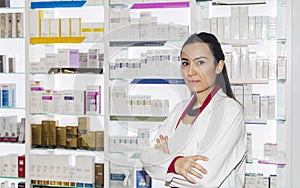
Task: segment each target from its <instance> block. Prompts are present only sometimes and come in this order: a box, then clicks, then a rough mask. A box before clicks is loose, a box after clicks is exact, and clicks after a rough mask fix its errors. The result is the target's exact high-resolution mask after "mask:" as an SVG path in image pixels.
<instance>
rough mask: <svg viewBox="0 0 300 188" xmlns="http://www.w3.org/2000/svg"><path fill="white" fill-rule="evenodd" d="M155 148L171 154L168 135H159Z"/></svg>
mask: <svg viewBox="0 0 300 188" xmlns="http://www.w3.org/2000/svg"><path fill="white" fill-rule="evenodd" d="M154 148H155V150H160V151H162V152H163V153H166V154H169V148H168V136H163V135H159V138H157V139H156V144H155V146H154Z"/></svg>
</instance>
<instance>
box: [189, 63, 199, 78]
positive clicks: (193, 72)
mask: <svg viewBox="0 0 300 188" xmlns="http://www.w3.org/2000/svg"><path fill="white" fill-rule="evenodd" d="M196 68H197V67H196V66H195V64H194V63H191V65H190V67H189V70H188V75H189V76H192V75H194V74H195V73H196Z"/></svg>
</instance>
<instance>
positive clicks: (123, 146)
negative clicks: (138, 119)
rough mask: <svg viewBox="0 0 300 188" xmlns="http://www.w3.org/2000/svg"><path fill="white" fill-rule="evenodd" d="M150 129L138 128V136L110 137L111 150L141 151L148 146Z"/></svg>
mask: <svg viewBox="0 0 300 188" xmlns="http://www.w3.org/2000/svg"><path fill="white" fill-rule="evenodd" d="M149 145H150V142H149V130H148V129H142V128H140V129H138V135H137V136H111V137H110V138H109V146H110V147H109V151H110V152H133V153H139V152H141V149H143V148H145V147H148V146H149Z"/></svg>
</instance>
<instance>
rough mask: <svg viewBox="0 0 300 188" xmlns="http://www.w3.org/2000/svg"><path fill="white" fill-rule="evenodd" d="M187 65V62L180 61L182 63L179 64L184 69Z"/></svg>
mask: <svg viewBox="0 0 300 188" xmlns="http://www.w3.org/2000/svg"><path fill="white" fill-rule="evenodd" d="M188 64H189V62H187V61H182V62H181V65H182V66H184V67H185V66H188Z"/></svg>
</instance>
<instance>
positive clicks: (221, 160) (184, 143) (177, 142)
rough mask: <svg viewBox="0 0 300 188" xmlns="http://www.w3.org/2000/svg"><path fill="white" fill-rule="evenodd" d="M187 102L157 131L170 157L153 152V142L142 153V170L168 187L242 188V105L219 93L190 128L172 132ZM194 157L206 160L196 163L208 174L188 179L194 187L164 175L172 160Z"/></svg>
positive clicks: (175, 175)
mask: <svg viewBox="0 0 300 188" xmlns="http://www.w3.org/2000/svg"><path fill="white" fill-rule="evenodd" d="M190 101H191V99H190V100H185V101H183V102H181V103H179V104H177V105H176V106H175V108H174V109H173V111H172V112H171V113H170V115H169V117H168V118H167V120H166V121H165V122H164V124H163V125H162V126H161V128H160V130H159V134H162V135H167V136H168V137H169V140H168V147H169V152H170V154H165V153H163V152H161V151H159V150H155V149H154V147H153V145H154V142H153V145H152V146H150V147H149V148H145V149H144V150H143V152H142V154H141V162H142V163H143V165H144V168H145V170H146V171H147V172H148V174H149V175H150V176H151V177H152V178H154V179H159V180H163V181H165V182H166V186H170V187H197V188H202V187H203V188H204V187H205V188H208V187H222V188H242V187H243V185H244V176H245V156H246V155H245V154H246V135H245V134H246V133H245V123H244V115H243V109H242V107H241V105H240V104H239V103H238V102H236V101H235V100H233V99H231V98H229V97H227V96H226V94H225V93H224V92H223V91H222V89H219V91H218V92H217V93H216V94H215V96H214V97H213V98H212V99H211V101H210V102H209V104H208V105H207V106H206V108H205V109H204V110H203V111H202V112H201V114H200V115H199V116H198V117H197V119H196V120H195V121H194V123H193V125H185V124H183V123H181V124H179V126H178V127H177V128H175V127H176V125H177V122H178V120H179V118H180V116H181V113H182V112H183V111H184V109H185V108H186V106H187V105H188V104H189V102H190ZM159 134H158V135H159ZM196 154H200V155H204V156H207V157H208V158H209V160H208V161H201V160H199V161H197V162H198V163H199V164H200V165H202V166H203V167H204V168H205V169H206V170H207V172H208V173H207V175H204V177H203V179H199V178H197V177H195V176H193V175H191V177H193V178H194V179H195V180H196V184H191V183H189V182H188V181H186V180H185V178H184V177H182V176H181V175H178V174H174V173H167V170H168V167H169V165H170V163H171V162H172V160H173V159H174V157H175V156H191V155H196Z"/></svg>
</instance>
